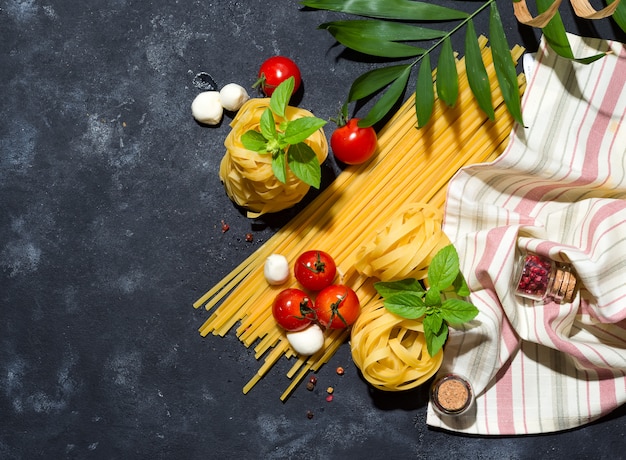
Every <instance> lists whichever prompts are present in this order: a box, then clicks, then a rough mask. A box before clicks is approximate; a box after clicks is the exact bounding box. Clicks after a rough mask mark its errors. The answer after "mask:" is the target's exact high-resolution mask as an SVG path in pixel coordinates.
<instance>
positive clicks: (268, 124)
mask: <svg viewBox="0 0 626 460" xmlns="http://www.w3.org/2000/svg"><path fill="white" fill-rule="evenodd" d="M259 125H260V128H261V134H262V135H263V137H265V139H268V140H269V139H276V137H277V136H276V134H277V133H276V122H275V121H274V114H272V111H271V110H270V109H265V111H264V112H263V113H262V114H261V120H260V123H259Z"/></svg>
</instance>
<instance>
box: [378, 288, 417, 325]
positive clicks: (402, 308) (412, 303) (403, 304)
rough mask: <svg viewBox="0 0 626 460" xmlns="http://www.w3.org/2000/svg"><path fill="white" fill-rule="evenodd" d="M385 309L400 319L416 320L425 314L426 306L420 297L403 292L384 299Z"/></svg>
mask: <svg viewBox="0 0 626 460" xmlns="http://www.w3.org/2000/svg"><path fill="white" fill-rule="evenodd" d="M384 305H385V308H386V309H387V310H389V311H390V312H391V313H394V314H396V315H398V316H400V317H401V318H406V319H418V318H420V317H422V316H424V314H425V313H426V305H425V304H424V301H423V300H422V299H421V297H419V296H416V295H414V294H412V293H409V292H405V293H400V294H396V295H392V296H391V297H389V298H387V299H385V302H384Z"/></svg>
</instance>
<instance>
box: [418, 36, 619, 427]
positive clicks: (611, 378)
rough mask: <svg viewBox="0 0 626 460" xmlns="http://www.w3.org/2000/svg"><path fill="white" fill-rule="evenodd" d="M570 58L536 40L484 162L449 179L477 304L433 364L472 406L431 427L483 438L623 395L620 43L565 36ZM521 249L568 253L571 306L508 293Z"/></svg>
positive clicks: (588, 410)
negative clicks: (574, 279) (462, 385)
mask: <svg viewBox="0 0 626 460" xmlns="http://www.w3.org/2000/svg"><path fill="white" fill-rule="evenodd" d="M569 38H570V42H571V43H572V48H573V50H574V53H575V55H577V56H583V55H588V53H590V52H592V53H595V52H597V51H598V50H600V51H606V50H607V49H608V48H611V49H612V52H611V53H610V54H608V55H607V56H606V57H604V58H602V59H600V60H598V61H596V62H595V63H593V64H590V65H583V64H579V63H576V62H573V61H570V60H566V59H562V58H560V57H559V56H557V55H556V54H555V53H554V51H553V50H551V49H550V48H549V46H548V45H547V44H546V43H545V41H542V43H541V46H540V49H539V51H538V52H537V55H536V61H535V65H534V69H533V72H532V75H530V76H528V78H529V81H528V87H527V90H526V93H525V95H524V98H523V101H522V104H523V117H524V123H525V125H526V127H523V126H516V128H515V129H514V131H513V133H512V134H511V138H510V142H509V145H508V147H507V149H506V151H505V152H504V153H503V154H502V156H501V157H500V158H499V159H498V160H496V161H495V162H493V163H490V164H480V165H475V166H469V167H466V168H463V169H462V170H460V171H459V172H458V173H457V175H456V176H455V177H454V178H453V179H452V180H451V181H450V184H449V188H448V197H447V203H446V213H445V220H444V231H445V232H446V234H447V235H448V236H449V238H450V239H451V241H453V242H454V244H455V246H456V248H457V250H458V252H459V257H460V260H461V270H462V271H463V273H464V274H465V276H466V278H468V284H469V286H470V289H471V291H472V293H471V295H470V301H471V302H472V303H473V304H474V305H475V306H476V307H477V308H478V309H479V311H480V313H479V314H478V316H477V317H476V319H475V320H474V321H472V322H471V323H468V324H467V325H466V327H464V328H462V330H461V329H458V330H451V332H450V336H449V339H448V342H447V343H446V347H445V358H444V363H443V365H442V368H441V372H442V373H448V372H455V373H459V374H462V375H464V376H465V377H467V378H468V379H469V380H470V382H471V383H472V385H473V388H474V392H475V395H476V402H475V405H474V407H473V408H472V410H471V411H470V412H469V413H466V414H463V415H460V416H456V417H455V418H453V417H450V416H439V415H438V414H437V413H436V412H434V411H433V408H432V406H430V405H429V408H428V415H427V423H428V424H429V425H431V426H435V427H440V428H443V429H447V430H452V431H459V432H465V433H475V434H483V435H517V434H530V433H545V432H554V431H558V430H563V429H568V428H572V427H576V426H580V425H583V424H585V423H588V422H591V421H593V420H595V419H598V418H599V417H601V416H603V415H605V414H607V413H609V412H611V411H612V410H614V409H616V408H617V407H619V406H620V405H621V404H623V403H624V402H625V401H626V48H625V46H624V45H622V44H619V43H616V42H607V41H603V40H597V39H583V38H580V37H576V36H573V35H570V37H569ZM524 251H530V252H534V253H537V254H540V255H543V256H547V257H549V258H551V259H553V260H555V261H561V262H568V263H570V264H571V265H572V266H573V267H574V268H575V271H576V272H577V276H578V279H579V289H578V291H577V294H576V297H575V298H574V299H573V300H572V301H571V302H565V303H560V304H559V303H556V302H554V301H548V302H547V303H545V304H544V303H543V302H536V301H531V300H525V299H523V298H521V297H518V296H516V295H515V294H514V292H513V281H512V278H513V277H514V273H515V267H516V266H517V265H518V264H519V258H520V256H521V254H523V253H524Z"/></svg>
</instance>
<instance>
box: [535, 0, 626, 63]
mask: <svg viewBox="0 0 626 460" xmlns="http://www.w3.org/2000/svg"><path fill="white" fill-rule="evenodd" d="M553 2H554V0H537V11H539V13H543V12H544V11H546V10H547V9H548V8H549V7H550V6H551V5H552V3H553ZM620 6H621V5H620ZM542 32H543V35H544V36H545V38H546V41H547V42H548V44H549V45H550V48H552V49H553V50H554V51H555V52H556V54H558V55H559V56H561V57H564V58H566V59H571V60H574V61H577V62H580V63H582V64H590V63H592V62H595V61H597V60H598V59H600V58H602V57H604V56H605V53H600V54H595V55H593V56H589V57H586V58H580V59H579V58H576V57H575V56H574V52H573V51H572V47H571V46H570V43H569V40H568V38H567V33H566V31H565V25H564V24H563V20H562V19H561V14H560V13H559V12H558V11H557V12H556V14H555V15H554V16H553V17H552V19H550V22H549V23H548V25H547V26H545V27H544V28H543V29H542Z"/></svg>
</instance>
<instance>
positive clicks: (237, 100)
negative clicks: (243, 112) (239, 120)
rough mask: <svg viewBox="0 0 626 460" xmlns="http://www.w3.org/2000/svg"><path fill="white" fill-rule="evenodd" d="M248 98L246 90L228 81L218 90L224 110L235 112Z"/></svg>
mask: <svg viewBox="0 0 626 460" xmlns="http://www.w3.org/2000/svg"><path fill="white" fill-rule="evenodd" d="M248 99H250V96H249V95H248V92H247V91H246V90H245V88H244V87H243V86H240V85H238V84H237V83H229V84H227V85H226V86H224V87H223V88H222V89H221V90H220V100H221V101H222V107H224V108H225V109H226V110H230V111H233V112H236V111H237V110H239V109H240V108H241V106H242V105H243V104H244V102H246V101H247V100H248Z"/></svg>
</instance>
